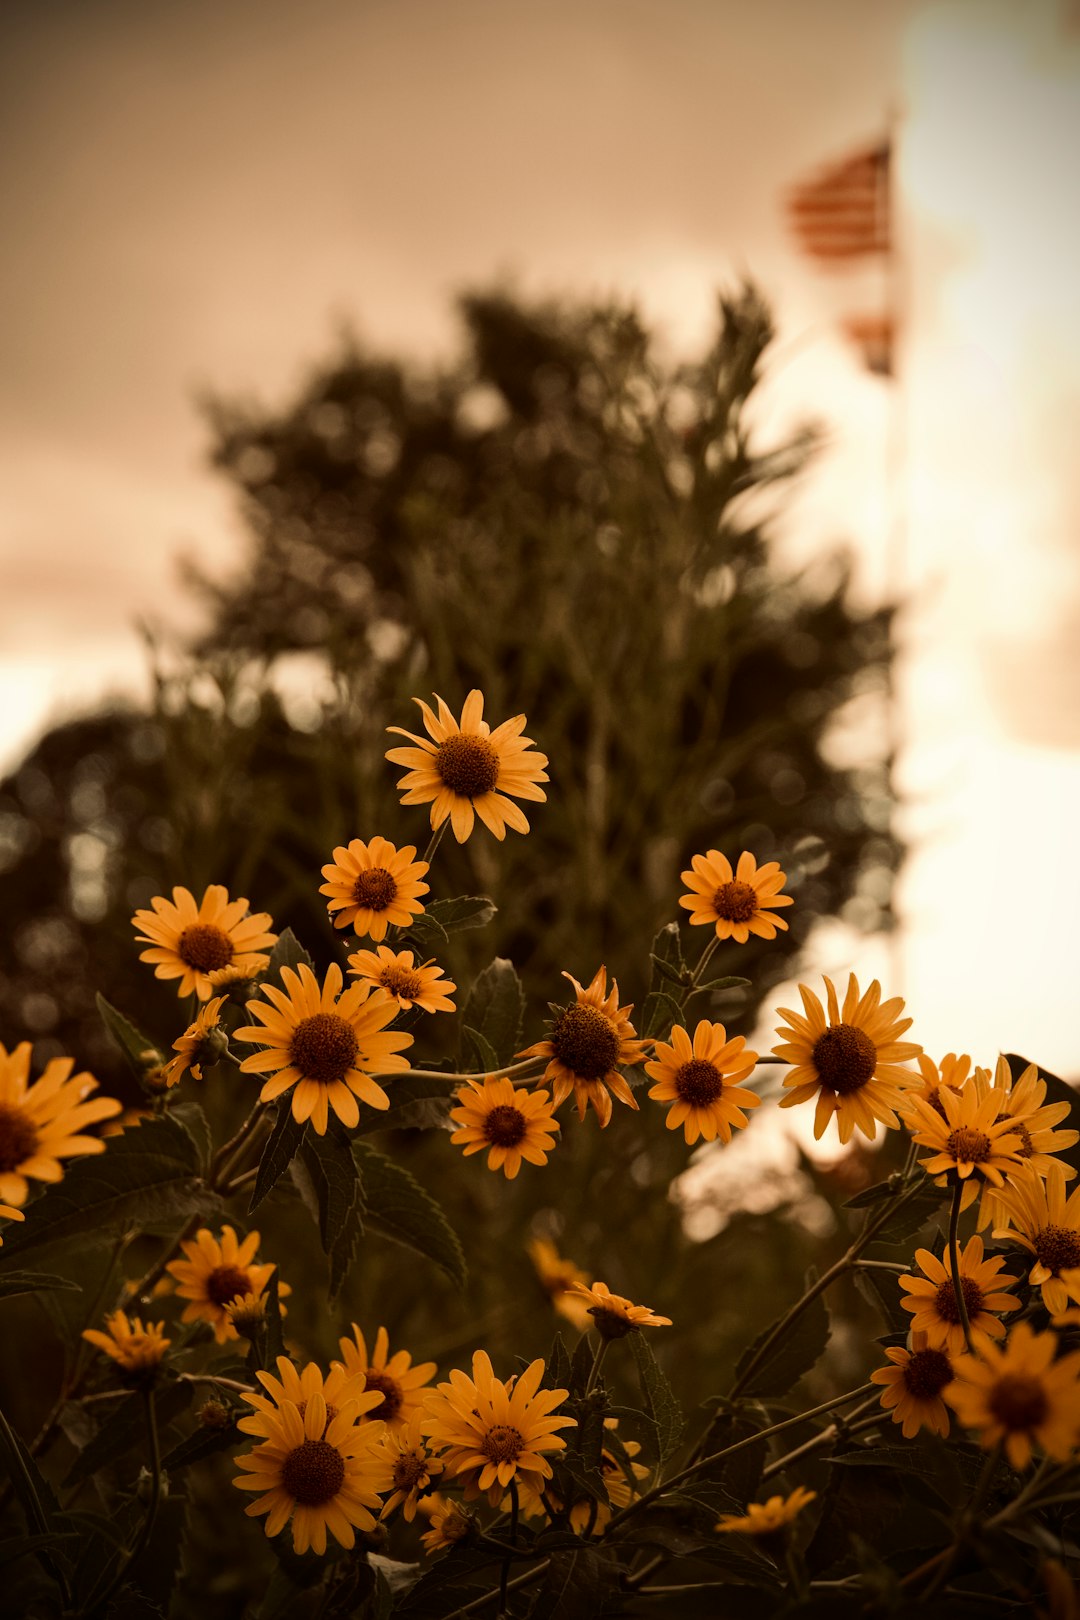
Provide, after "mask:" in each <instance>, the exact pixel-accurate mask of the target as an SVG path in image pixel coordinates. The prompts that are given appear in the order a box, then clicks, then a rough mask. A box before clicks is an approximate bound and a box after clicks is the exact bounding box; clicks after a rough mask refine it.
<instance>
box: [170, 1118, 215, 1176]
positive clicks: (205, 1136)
mask: <svg viewBox="0 0 1080 1620" xmlns="http://www.w3.org/2000/svg"><path fill="white" fill-rule="evenodd" d="M169 1118H170V1119H173V1120H175V1121H176V1122H177V1124H179V1125H182V1126H183V1127H184V1129H185V1131H187V1133H188V1135H189V1136H190V1137H191V1140H192V1141H193V1142H194V1143H195V1149H196V1152H197V1153H198V1156H199V1160H198V1162H199V1169H200V1170H201V1171H202V1172H203V1174H205V1173H206V1171H207V1170H208V1169H209V1167H210V1159H211V1156H212V1154H213V1151H214V1138H213V1135H212V1133H211V1130H210V1121H209V1120H208V1119H207V1117H206V1115H205V1114H204V1113H203V1111H202V1109H201V1108H200V1107H199V1105H198V1103H197V1102H182V1103H175V1104H174V1105H173V1107H172V1108H170V1109H169Z"/></svg>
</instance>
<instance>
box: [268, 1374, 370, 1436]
mask: <svg viewBox="0 0 1080 1620" xmlns="http://www.w3.org/2000/svg"><path fill="white" fill-rule="evenodd" d="M277 1369H278V1375H277V1377H276V1378H275V1377H274V1375H273V1373H270V1372H263V1371H259V1372H257V1373H256V1374H255V1376H256V1378H257V1379H258V1380H259V1383H260V1384H261V1385H262V1387H263V1389H265V1391H266V1394H265V1395H259V1394H256V1393H255V1392H252V1393H251V1394H249V1395H245V1396H244V1399H245V1401H247V1403H248V1405H249V1406H250V1407H253V1408H254V1410H253V1411H252V1412H251V1413H250V1414H249V1415H248V1416H246V1417H242V1418H241V1419H240V1420H239V1422H238V1423H237V1425H236V1426H237V1428H238V1429H240V1430H241V1431H242V1433H244V1434H256V1435H259V1436H260V1437H261V1438H262V1439H264V1440H266V1439H269V1437H270V1434H271V1431H272V1429H273V1428H274V1426H275V1425H276V1423H277V1421H278V1419H279V1417H280V1415H281V1409H282V1407H284V1406H288V1405H289V1404H290V1403H291V1404H292V1405H293V1406H295V1407H296V1409H297V1411H298V1412H299V1413H300V1416H301V1417H303V1416H304V1414H305V1412H306V1411H307V1406H308V1402H309V1401H310V1400H311V1399H312V1397H313V1396H315V1395H321V1396H322V1399H323V1400H324V1401H325V1402H326V1421H327V1422H328V1423H329V1422H330V1421H331V1419H332V1418H334V1417H336V1416H337V1414H338V1412H339V1411H341V1409H342V1407H343V1406H344V1405H345V1404H346V1402H348V1403H349V1404H350V1406H351V1407H353V1408H354V1411H353V1418H354V1421H355V1422H362V1421H363V1420H364V1419H365V1418H370V1417H371V1415H372V1414H373V1413H374V1411H375V1409H376V1408H377V1407H378V1405H379V1401H380V1399H381V1397H380V1395H379V1393H378V1391H376V1390H370V1391H369V1390H366V1389H365V1388H364V1380H363V1377H362V1376H358V1375H356V1374H355V1373H350V1372H348V1371H346V1369H345V1368H344V1367H343V1366H342V1365H341V1363H340V1362H339V1361H335V1362H334V1364H333V1365H332V1367H331V1368H330V1371H329V1372H328V1373H326V1374H324V1373H323V1371H322V1369H321V1368H320V1367H319V1366H317V1365H316V1363H315V1362H314V1361H309V1362H308V1363H307V1365H306V1366H305V1367H304V1368H302V1369H301V1371H299V1372H297V1370H296V1367H295V1366H294V1364H293V1363H292V1362H291V1361H290V1360H289V1358H288V1356H278V1358H277Z"/></svg>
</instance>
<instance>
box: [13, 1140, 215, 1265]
mask: <svg viewBox="0 0 1080 1620" xmlns="http://www.w3.org/2000/svg"><path fill="white" fill-rule="evenodd" d="M198 1172H199V1165H198V1152H197V1150H196V1147H195V1143H194V1141H193V1140H192V1138H191V1136H190V1135H189V1134H188V1132H187V1131H186V1130H185V1129H184V1127H183V1126H182V1125H180V1124H178V1123H177V1122H176V1121H174V1120H172V1119H170V1118H169V1117H168V1115H167V1114H166V1115H164V1116H163V1117H161V1118H159V1119H150V1120H144V1121H143V1123H142V1124H141V1125H138V1126H135V1127H134V1128H133V1129H132V1130H127V1131H125V1132H124V1134H123V1135H122V1136H114V1137H111V1138H110V1139H109V1141H108V1144H107V1146H106V1149H105V1152H104V1153H102V1154H100V1155H95V1156H93V1157H87V1158H85V1159H79V1160H78V1161H77V1162H76V1163H74V1164H73V1165H72V1166H71V1167H70V1169H68V1170H67V1171H66V1173H65V1175H64V1179H63V1181H60V1182H57V1183H56V1185H55V1186H52V1187H50V1188H49V1190H48V1191H47V1192H46V1193H45V1195H44V1197H43V1198H39V1199H38V1200H37V1201H36V1202H35V1203H34V1204H33V1205H32V1206H31V1208H30V1209H29V1210H28V1212H27V1217H26V1220H25V1221H24V1222H23V1224H22V1225H21V1226H16V1227H10V1228H9V1229H8V1230H7V1232H5V1238H4V1247H3V1250H2V1251H0V1277H2V1276H4V1275H5V1273H6V1271H7V1262H8V1261H9V1260H13V1259H17V1258H21V1256H23V1255H25V1254H29V1253H31V1252H37V1251H39V1250H42V1249H51V1248H53V1247H54V1246H55V1245H56V1244H59V1243H69V1244H70V1245H71V1246H72V1247H73V1248H85V1247H87V1246H92V1245H101V1244H104V1243H107V1242H108V1241H109V1239H110V1238H111V1237H113V1236H114V1235H115V1234H116V1233H117V1232H121V1231H124V1230H126V1229H127V1228H129V1227H140V1226H142V1227H150V1228H151V1229H157V1228H160V1227H161V1226H162V1225H166V1226H167V1225H168V1223H169V1222H171V1221H173V1220H181V1219H184V1218H186V1217H187V1216H190V1215H206V1214H209V1213H210V1212H211V1211H213V1210H215V1209H218V1208H219V1207H220V1203H219V1200H218V1198H217V1195H216V1194H215V1193H213V1192H211V1191H210V1188H209V1187H208V1186H207V1185H206V1183H205V1182H204V1181H203V1180H202V1179H201V1178H200V1176H199V1173H198ZM12 1269H14V1268H12Z"/></svg>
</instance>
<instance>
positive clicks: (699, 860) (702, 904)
mask: <svg viewBox="0 0 1080 1620" xmlns="http://www.w3.org/2000/svg"><path fill="white" fill-rule="evenodd" d="M690 865H691V867H692V868H693V870H692V871H689V872H683V873H682V880H683V882H684V883H685V884H686V886H687V888H688V889H689V890H690V893H689V894H683V895H680V896H679V904H680V906H685V907H686V909H687V911H689V912H690V922H691V925H693V924H695V923H698V924H701V923H704V924H706V925H709V926H711V925H713V924H715V926H716V937H717V939H733V940H734V941H735V943H736V944H737V945H745V944H746V942H747V940H748V939H749V938H750V935H751V934H756V935H757V937H758V939H775V938H776V930H777V929H778V928H783V929H785V930H786V929H787V923H786V922H785V921H784V919H783V917H774V916H773V912H774V911H775V910H776V908H777V907H778V906H791V905H794V903H795V902H794V901H793V899H792V897H791V895H790V894H781V893H780V890H781V889H782V888H783V887H784V883H785V882H786V875H785V873H783V872H781V870H780V866H779V863H778V862H777V861H767V862H766V863H765V865H764V866H759V865H758V864H757V861H756V860H755V859H754V857H753V855H751V854H750V852H749V851H748V850H744V851H743V853H742V854H741V855H740V856H739V864H738V865H737V866H736V868H735V870H734V871H732V869H731V862H730V861H729V860H728V858H727V856H726V855H721V853H720V851H719V850H718V849H710V851H709V853H708V854H707V855H695V856H694V857H693V859H692V860H691V862H690Z"/></svg>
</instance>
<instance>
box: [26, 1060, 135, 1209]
mask: <svg viewBox="0 0 1080 1620" xmlns="http://www.w3.org/2000/svg"><path fill="white" fill-rule="evenodd" d="M30 1052H31V1046H30V1042H29V1041H20V1043H19V1045H18V1046H17V1047H16V1048H15V1050H14V1051H13V1052H9V1051H8V1050H7V1048H6V1047H5V1046H0V1199H2V1200H3V1201H4V1203H5V1204H15V1205H19V1204H25V1203H26V1200H27V1197H28V1196H29V1192H30V1181H62V1180H63V1179H64V1171H63V1166H62V1165H61V1163H60V1160H61V1159H73V1158H76V1157H77V1156H79V1155H80V1154H84V1153H104V1151H105V1143H104V1142H103V1141H102V1140H101V1138H100V1136H83V1135H82V1134H81V1132H82V1130H83V1127H84V1126H86V1125H95V1124H97V1122H98V1121H99V1120H102V1119H112V1118H114V1117H115V1116H116V1115H117V1114H119V1113H120V1112H121V1104H120V1103H119V1102H118V1101H117V1100H116V1098H115V1097H94V1098H91V1100H90V1101H87V1100H86V1099H87V1098H89V1097H90V1093H91V1092H92V1091H96V1090H97V1088H98V1082H97V1081H96V1080H95V1079H94V1077H93V1075H92V1074H87V1073H86V1071H85V1070H83V1071H81V1072H80V1073H79V1074H72V1072H71V1071H72V1069H73V1068H74V1067H75V1060H74V1058H69V1057H60V1058H51V1059H50V1061H49V1062H48V1063H47V1064H46V1065H45V1067H44V1069H43V1070H42V1072H41V1074H40V1075H39V1076H38V1078H37V1079H36V1080H35V1081H34V1083H33V1085H30V1084H29V1083H28V1082H29V1079H30Z"/></svg>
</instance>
